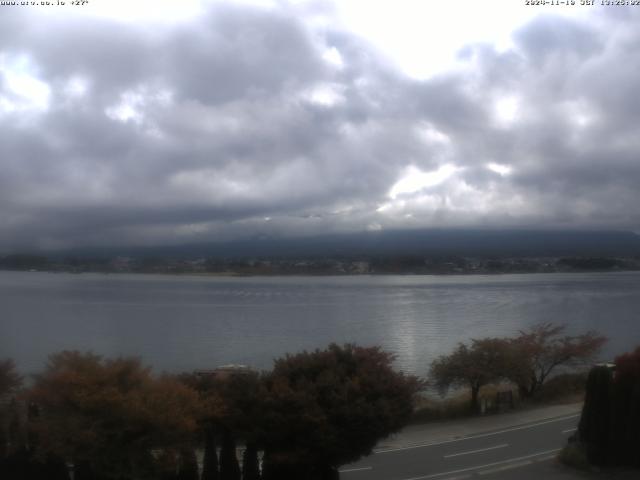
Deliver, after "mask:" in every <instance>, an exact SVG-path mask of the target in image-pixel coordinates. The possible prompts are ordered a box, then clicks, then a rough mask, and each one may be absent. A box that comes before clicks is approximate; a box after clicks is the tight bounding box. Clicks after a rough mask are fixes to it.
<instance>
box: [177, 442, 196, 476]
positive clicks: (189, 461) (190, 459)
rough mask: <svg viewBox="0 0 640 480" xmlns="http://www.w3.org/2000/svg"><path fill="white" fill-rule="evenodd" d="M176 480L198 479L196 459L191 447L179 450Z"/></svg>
mask: <svg viewBox="0 0 640 480" xmlns="http://www.w3.org/2000/svg"><path fill="white" fill-rule="evenodd" d="M178 480H198V459H197V458H196V452H195V451H194V450H193V449H192V448H185V449H183V450H182V451H181V452H180V462H179V466H178Z"/></svg>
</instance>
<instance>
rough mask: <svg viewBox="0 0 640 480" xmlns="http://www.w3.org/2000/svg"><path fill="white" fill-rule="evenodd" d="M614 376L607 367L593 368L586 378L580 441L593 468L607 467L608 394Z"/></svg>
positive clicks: (609, 415) (609, 399)
mask: <svg viewBox="0 0 640 480" xmlns="http://www.w3.org/2000/svg"><path fill="white" fill-rule="evenodd" d="M612 380H613V376H612V374H611V370H610V369H609V368H607V367H594V368H592V369H591V371H590V372H589V376H588V378H587V388H586V394H585V401H584V407H583V408H582V416H581V417H580V424H579V425H578V434H579V438H580V441H581V442H582V443H583V444H584V446H585V447H586V453H587V458H588V459H589V462H590V463H592V464H594V465H606V464H607V459H608V449H609V448H610V420H611V394H612Z"/></svg>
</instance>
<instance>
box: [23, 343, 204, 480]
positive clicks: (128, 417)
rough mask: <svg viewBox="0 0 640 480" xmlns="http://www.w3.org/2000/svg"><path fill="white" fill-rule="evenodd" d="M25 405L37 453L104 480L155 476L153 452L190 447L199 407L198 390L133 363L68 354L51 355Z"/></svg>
mask: <svg viewBox="0 0 640 480" xmlns="http://www.w3.org/2000/svg"><path fill="white" fill-rule="evenodd" d="M30 401H32V402H33V403H34V405H37V409H38V415H37V416H36V418H34V419H33V421H32V422H33V425H32V427H33V429H34V431H35V432H36V436H37V442H38V445H37V446H38V448H39V449H40V450H42V451H44V452H50V453H54V454H56V455H57V456H59V457H61V458H64V459H65V460H67V461H69V462H72V463H74V464H75V466H76V473H77V474H82V475H88V474H87V472H95V473H99V476H100V478H107V479H109V478H114V479H133V478H136V479H137V478H150V477H152V476H153V475H155V470H156V468H157V465H156V464H157V462H156V461H155V459H154V453H155V454H156V455H157V452H162V450H163V449H175V448H180V447H181V446H183V445H185V444H189V443H190V442H191V441H192V440H193V438H192V436H193V433H194V431H195V429H196V419H197V417H198V415H199V409H200V402H199V399H198V395H197V393H196V392H194V391H193V390H191V389H190V388H189V387H187V386H185V385H184V384H182V383H180V382H178V381H177V380H175V379H173V378H170V377H168V376H160V377H156V376H153V375H152V374H151V371H150V369H149V368H146V367H144V366H143V365H142V364H141V362H140V361H139V360H138V359H135V358H117V359H113V360H108V359H103V358H102V357H100V356H97V355H94V354H91V353H79V352H69V351H65V352H61V353H58V354H55V355H52V356H51V357H50V358H49V363H48V365H47V367H46V369H45V371H44V373H42V374H40V375H38V376H37V377H36V380H35V384H34V385H33V387H32V388H31V390H30Z"/></svg>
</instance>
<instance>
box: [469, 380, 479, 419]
mask: <svg viewBox="0 0 640 480" xmlns="http://www.w3.org/2000/svg"><path fill="white" fill-rule="evenodd" d="M479 393H480V386H479V385H471V412H472V413H479V412H480V405H479V404H478V394H479Z"/></svg>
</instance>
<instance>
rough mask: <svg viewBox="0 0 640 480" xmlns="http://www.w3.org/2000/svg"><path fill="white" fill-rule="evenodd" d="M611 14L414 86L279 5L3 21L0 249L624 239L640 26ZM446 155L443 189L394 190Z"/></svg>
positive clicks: (636, 172) (477, 56) (530, 36)
mask: <svg viewBox="0 0 640 480" xmlns="http://www.w3.org/2000/svg"><path fill="white" fill-rule="evenodd" d="M627 13H628V15H624V16H614V15H608V16H607V15H606V14H605V13H603V14H602V15H600V16H598V17H597V18H595V17H594V18H593V19H592V20H591V21H586V20H585V21H580V22H579V21H577V20H570V19H564V18H557V17H552V16H548V17H540V18H538V19H536V20H534V21H532V22H531V23H529V24H528V25H526V26H525V27H523V28H522V29H520V30H519V31H517V32H516V33H515V34H514V44H515V47H514V48H512V49H509V50H507V51H503V52H499V51H497V50H495V49H494V48H493V47H492V46H489V45H469V46H468V47H466V48H465V49H464V50H463V51H461V52H460V55H461V58H463V59H464V61H465V64H466V65H467V67H466V68H461V69H460V70H457V71H455V72H449V73H443V74H441V75H438V76H435V77H433V78H430V79H428V80H416V79H412V78H408V77H406V76H405V75H403V74H402V73H401V72H399V71H398V70H397V69H395V68H394V67H393V66H392V65H389V64H388V63H386V62H385V61H384V60H383V59H382V57H381V56H380V55H378V54H377V52H376V51H375V50H374V49H372V48H371V47H370V46H369V45H367V44H366V43H365V42H364V41H363V40H361V39H359V38H357V37H355V36H353V35H351V34H349V33H348V32H344V31H339V30H335V29H331V28H328V27H326V26H325V27H312V26H310V25H312V24H311V23H309V22H306V21H305V18H304V15H303V14H301V13H300V11H299V10H295V11H294V10H293V9H292V8H291V7H281V8H276V9H261V8H256V7H248V6H231V5H223V4H218V5H217V6H214V7H211V8H210V9H209V11H208V13H207V14H206V15H204V16H202V17H199V18H198V19H197V20H195V21H193V22H190V23H182V24H176V25H173V26H171V27H167V26H151V25H132V24H125V23H117V22H114V21H107V20H98V19H92V20H87V19H86V18H80V17H78V18H67V19H59V18H57V17H49V18H46V17H45V16H40V15H37V14H34V13H32V12H29V13H24V12H18V11H11V12H9V14H7V12H3V15H2V16H1V17H0V69H1V70H0V145H1V152H0V250H15V249H18V248H21V249H24V248H45V249H51V248H68V247H74V246H93V245H125V244H128V245H158V244H181V243H204V242H209V241H228V240H230V239H233V238H239V237H246V236H256V235H266V236H287V235H313V234H319V233H332V232H357V231H364V230H380V229H384V230H386V229H399V228H400V229H401V228H423V227H439V228H440V227H465V228H470V227H483V228H484V227H489V228H497V227H498V228H499V227H503V228H511V229H513V228H552V229H553V228H563V229H580V228H584V229H591V230H593V229H616V230H633V231H637V230H638V229H639V226H640V210H639V208H638V198H640V161H639V160H640V157H639V155H640V132H639V131H638V130H639V129H640V122H638V116H639V115H640V95H639V94H638V93H639V92H638V85H640V52H639V51H638V48H637V45H639V44H640V29H639V28H637V27H638V20H640V19H639V17H638V15H637V14H635V13H633V9H631V10H629V11H627ZM618 17H619V18H618ZM25 79H27V80H25ZM25 85H26V87H25ZM47 92H48V93H47ZM505 105H506V107H507V115H504V114H503V115H502V116H501V115H500V114H499V113H500V112H501V110H500V108H499V107H500V106H503V107H504V106H505ZM509 109H511V110H510V111H511V113H510V114H509ZM443 165H444V166H447V167H444V168H445V169H447V168H448V170H446V171H447V172H448V173H447V174H446V175H444V177H443V178H442V179H441V180H442V181H440V182H439V183H438V182H436V181H433V182H429V181H426V182H424V184H423V185H422V186H420V185H418V186H415V185H414V186H413V187H409V188H404V190H403V189H400V190H397V191H396V192H395V193H393V192H392V188H393V187H394V185H395V184H396V182H398V181H399V180H401V179H402V178H403V176H404V175H406V173H407V172H408V171H410V170H409V169H413V170H411V171H413V172H414V173H415V172H423V173H422V175H424V174H425V172H434V171H438V169H441V170H440V172H441V173H442V172H443V171H445V170H442V167H443ZM488 165H493V169H491V168H488V167H487V166H488ZM500 172H501V173H500ZM445 177H446V178H445ZM409 184H410V182H409ZM390 193H393V194H392V195H390Z"/></svg>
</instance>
